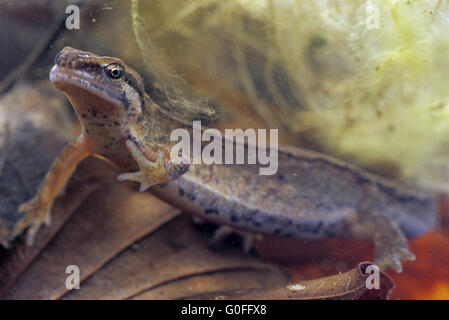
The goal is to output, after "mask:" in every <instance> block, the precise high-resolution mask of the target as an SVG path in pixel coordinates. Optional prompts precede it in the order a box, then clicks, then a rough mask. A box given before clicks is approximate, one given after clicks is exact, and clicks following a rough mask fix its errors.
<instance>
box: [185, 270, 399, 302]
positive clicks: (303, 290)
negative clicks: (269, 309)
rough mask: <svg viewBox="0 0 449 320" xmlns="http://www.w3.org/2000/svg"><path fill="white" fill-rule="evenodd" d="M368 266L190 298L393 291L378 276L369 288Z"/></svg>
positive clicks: (354, 295) (378, 295)
mask: <svg viewBox="0 0 449 320" xmlns="http://www.w3.org/2000/svg"><path fill="white" fill-rule="evenodd" d="M370 265H371V264H370V263H367V262H365V263H361V264H359V266H358V267H356V268H354V269H351V270H349V271H348V272H345V273H342V274H337V275H332V276H329V277H323V278H319V279H314V280H307V281H301V282H297V283H291V284H288V285H286V286H277V287H274V288H264V289H249V290H236V291H231V292H216V293H214V294H209V295H198V296H193V297H191V298H193V299H223V300H235V299H238V300H239V299H298V300H311V299H314V300H315V299H359V298H364V299H386V298H387V297H388V294H389V292H390V290H391V289H392V288H393V282H392V280H391V279H390V278H389V277H388V276H387V275H386V274H385V273H382V272H381V273H380V281H379V283H380V287H379V288H378V289H375V288H373V289H368V287H367V284H366V281H367V278H368V277H369V276H370V275H371V273H366V271H365V270H366V269H367V267H368V266H370Z"/></svg>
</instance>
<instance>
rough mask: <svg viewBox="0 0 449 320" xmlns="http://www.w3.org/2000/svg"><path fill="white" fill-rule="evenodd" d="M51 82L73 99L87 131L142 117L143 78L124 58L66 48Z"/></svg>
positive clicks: (56, 64) (52, 73)
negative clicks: (101, 55)
mask: <svg viewBox="0 0 449 320" xmlns="http://www.w3.org/2000/svg"><path fill="white" fill-rule="evenodd" d="M50 80H51V82H52V83H53V85H54V86H55V87H56V88H58V89H59V90H61V91H63V92H64V93H65V94H66V96H67V97H68V98H69V100H70V102H71V103H72V105H73V107H74V109H75V111H76V113H77V115H78V117H79V119H80V121H81V123H82V125H83V127H85V128H88V127H92V125H93V126H96V127H102V128H104V129H107V128H108V127H114V126H119V125H120V126H121V125H122V124H123V123H129V122H132V121H137V119H138V118H139V117H140V116H141V115H142V110H143V108H144V86H143V81H142V78H141V77H140V76H139V75H138V74H137V73H136V72H135V71H134V70H132V69H131V68H129V67H128V66H126V64H125V63H124V62H123V61H121V60H120V59H117V58H111V57H100V56H97V55H95V54H93V53H90V52H85V51H81V50H76V49H73V48H70V47H66V48H64V49H63V50H62V51H61V52H59V53H58V54H57V55H56V58H55V65H54V67H53V68H52V69H51V71H50ZM116 129H117V128H116Z"/></svg>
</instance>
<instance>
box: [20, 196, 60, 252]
mask: <svg viewBox="0 0 449 320" xmlns="http://www.w3.org/2000/svg"><path fill="white" fill-rule="evenodd" d="M17 211H18V212H19V213H25V215H24V216H23V217H22V218H21V219H20V220H19V221H18V222H17V224H16V225H15V227H14V230H13V237H15V236H17V235H19V234H21V233H22V232H23V230H25V229H26V228H28V230H27V234H26V243H27V245H29V246H31V245H32V244H33V243H34V238H35V236H36V233H37V232H38V231H39V228H40V227H41V226H42V225H43V224H45V225H47V226H48V225H50V222H51V207H48V206H46V205H44V204H43V203H42V201H40V199H39V198H38V197H35V198H32V199H31V200H29V201H28V202H25V203H23V204H21V205H20V206H19V208H18V210H17Z"/></svg>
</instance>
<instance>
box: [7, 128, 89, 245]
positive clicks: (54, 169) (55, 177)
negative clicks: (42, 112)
mask: <svg viewBox="0 0 449 320" xmlns="http://www.w3.org/2000/svg"><path fill="white" fill-rule="evenodd" d="M90 154H91V152H90V151H89V148H88V146H87V143H86V142H85V140H84V137H83V136H80V137H79V138H78V139H77V140H76V141H75V142H73V143H71V144H69V145H68V146H67V147H65V148H64V150H63V151H62V152H61V154H60V155H59V156H58V158H56V160H55V161H54V162H53V164H52V166H51V168H50V171H49V172H48V173H47V175H46V176H45V179H44V182H43V184H42V185H41V186H40V188H39V191H38V193H37V194H36V195H35V196H34V197H33V198H32V199H31V200H29V201H28V202H26V203H23V204H22V205H20V206H19V209H18V211H19V212H25V215H24V216H23V218H22V219H20V220H19V221H18V222H17V224H16V226H15V228H14V231H13V236H17V235H19V234H20V233H22V231H23V230H24V229H26V228H28V227H29V229H28V232H27V236H26V242H27V244H28V245H31V244H32V243H33V240H34V236H35V235H36V232H37V231H38V230H39V228H40V226H41V225H42V224H43V223H45V224H46V225H49V224H50V213H51V208H52V206H53V202H54V200H55V198H56V197H57V196H58V194H59V193H60V192H61V190H62V189H63V188H64V186H65V185H66V183H67V181H68V180H69V178H70V176H71V175H72V173H73V171H75V169H76V166H77V165H78V163H80V162H81V161H82V160H83V159H85V158H86V157H87V156H89V155H90Z"/></svg>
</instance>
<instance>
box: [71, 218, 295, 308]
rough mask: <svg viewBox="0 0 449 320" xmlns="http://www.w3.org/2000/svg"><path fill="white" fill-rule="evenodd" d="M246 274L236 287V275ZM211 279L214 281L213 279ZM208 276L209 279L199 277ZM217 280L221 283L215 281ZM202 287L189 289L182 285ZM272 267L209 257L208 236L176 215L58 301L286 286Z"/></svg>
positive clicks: (236, 254) (224, 255)
mask: <svg viewBox="0 0 449 320" xmlns="http://www.w3.org/2000/svg"><path fill="white" fill-rule="evenodd" d="M242 273H246V277H240V278H239V279H240V282H233V281H231V280H232V279H235V277H237V276H236V274H242ZM214 275H216V276H217V277H214ZM228 275H229V278H228ZM204 276H209V277H204ZM220 277H222V278H225V279H227V281H220V280H217V279H219V278H220ZM189 281H190V283H196V284H199V281H203V282H202V285H199V286H197V287H195V286H193V287H192V288H190V289H189V285H188V283H189ZM286 281H287V279H286V276H285V275H284V274H283V273H281V272H280V271H279V270H277V269H276V268H274V267H273V266H272V265H269V264H266V263H264V262H262V261H261V260H260V259H257V258H255V257H253V256H250V255H247V254H244V253H243V252H242V251H241V250H238V249H234V250H231V249H230V250H229V251H226V252H215V251H213V250H211V249H210V248H209V237H208V236H206V235H205V234H201V233H200V232H198V230H196V229H194V228H193V227H192V223H191V222H190V219H189V216H187V215H182V216H181V217H179V218H177V219H176V220H174V221H172V222H170V223H169V224H167V225H165V226H164V227H162V228H161V229H159V230H158V231H157V232H154V233H153V234H151V235H149V236H147V237H145V238H144V239H142V240H141V241H139V242H137V243H136V244H135V245H133V246H131V247H130V248H128V249H127V250H125V251H124V252H123V253H121V254H120V255H119V256H117V258H115V259H114V260H112V261H111V262H109V263H108V265H106V266H105V267H104V268H103V269H102V270H100V271H99V272H97V273H96V274H95V275H93V276H92V277H91V278H89V279H87V280H86V281H85V282H84V283H82V284H81V289H80V290H76V291H72V292H70V293H69V294H68V295H66V296H64V297H63V298H64V299H130V298H136V299H140V298H144V297H151V298H164V299H173V298H179V297H182V296H185V295H186V294H188V291H189V290H190V291H191V292H190V294H192V293H195V292H208V291H210V290H213V289H216V288H217V287H219V288H220V290H223V289H231V288H236V287H240V288H249V287H265V286H267V285H270V284H271V285H273V284H275V283H286Z"/></svg>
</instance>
